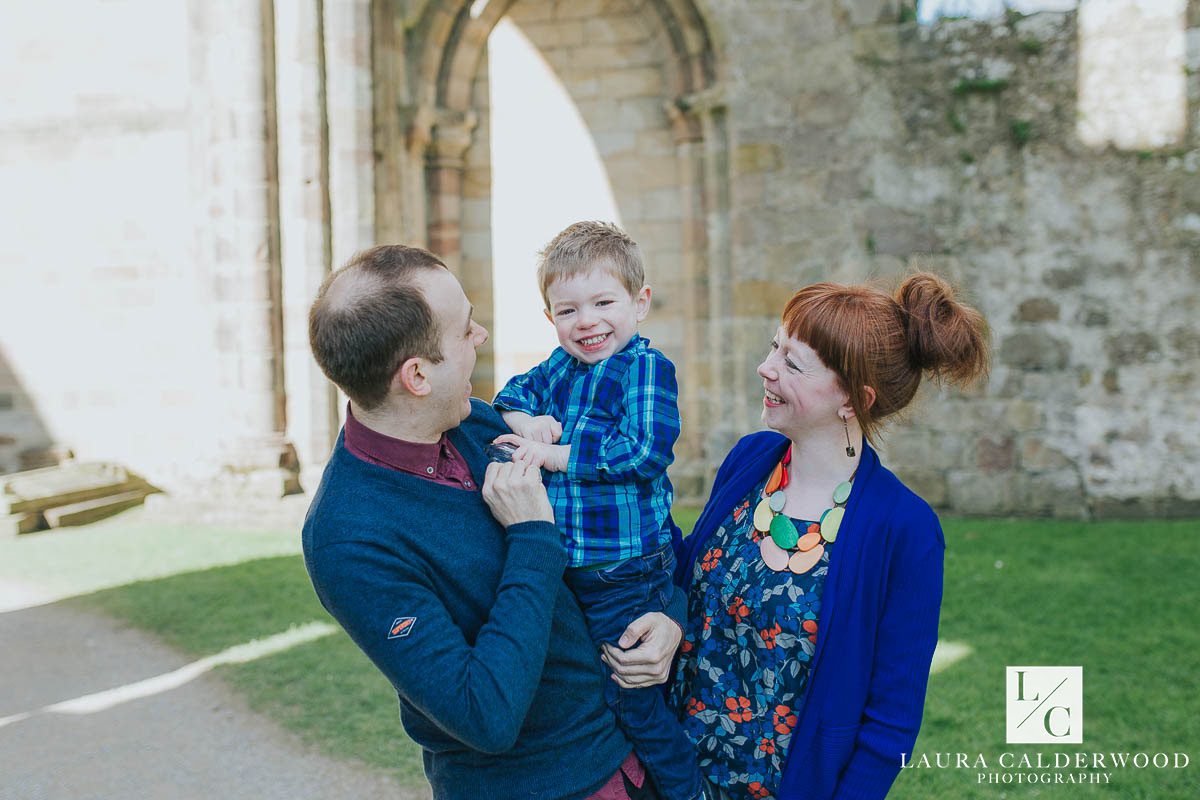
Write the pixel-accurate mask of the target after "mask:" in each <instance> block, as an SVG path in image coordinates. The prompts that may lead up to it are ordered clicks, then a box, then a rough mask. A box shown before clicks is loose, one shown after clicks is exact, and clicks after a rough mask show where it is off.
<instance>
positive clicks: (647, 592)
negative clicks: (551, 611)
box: [566, 545, 701, 800]
mask: <svg viewBox="0 0 1200 800" xmlns="http://www.w3.org/2000/svg"><path fill="white" fill-rule="evenodd" d="M674 570H675V554H674V553H673V552H672V551H671V547H670V545H667V546H666V547H664V548H662V549H661V550H659V551H657V552H655V553H652V554H650V555H647V556H640V557H637V558H631V559H628V560H626V561H622V562H620V563H618V564H615V565H613V566H611V567H608V568H607V569H599V570H588V569H568V570H567V572H566V581H567V585H568V586H570V587H571V590H572V591H573V592H574V593H575V596H576V597H577V598H578V599H579V605H580V606H581V607H582V608H583V615H584V617H586V618H587V623H588V629H589V630H590V632H591V635H592V640H593V641H595V642H596V644H597V645H599V644H601V643H604V642H608V643H610V644H612V645H614V646H616V644H617V640H618V639H620V638H621V634H622V633H624V632H625V628H626V627H627V626H628V625H629V623H631V622H633V621H634V620H635V619H637V618H638V617H640V616H642V615H643V614H646V613H649V612H651V611H660V612H665V611H666V609H667V603H668V601H669V600H670V597H671V592H672V591H673V584H672V582H671V575H672V573H673V572H674ZM606 669H607V668H606ZM604 698H605V700H606V701H607V702H608V705H609V707H610V708H612V710H613V713H614V714H616V716H617V721H618V722H619V723H620V725H621V728H622V729H623V730H624V731H625V734H626V735H627V736H628V737H629V740H630V741H631V742H632V743H633V749H634V752H636V753H637V756H638V758H640V759H641V760H642V764H643V765H645V767H646V772H647V773H649V774H650V776H651V777H652V778H653V779H654V783H655V784H656V785H657V786H658V790H659V792H660V793H661V794H662V795H663V796H664V797H665V798H667V800H693V799H694V798H696V797H698V796H699V795H700V791H701V782H700V771H699V769H698V768H697V767H696V749H695V747H694V746H693V745H692V742H691V740H690V739H688V738H687V734H685V733H684V732H683V728H682V726H680V724H679V721H678V719H676V717H675V715H674V714H673V713H671V710H670V709H668V708H667V704H666V701H665V700H664V698H663V693H662V690H661V688H660V687H658V686H650V687H647V688H645V689H622V688H621V687H619V686H618V685H617V683H616V681H614V680H612V679H611V677H610V678H609V680H608V681H607V683H606V688H605V692H604Z"/></svg>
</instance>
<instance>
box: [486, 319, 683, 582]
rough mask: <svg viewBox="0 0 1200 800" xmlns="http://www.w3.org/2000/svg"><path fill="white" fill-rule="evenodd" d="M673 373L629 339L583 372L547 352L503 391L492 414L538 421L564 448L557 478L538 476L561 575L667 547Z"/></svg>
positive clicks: (645, 344) (675, 433) (643, 342)
mask: <svg viewBox="0 0 1200 800" xmlns="http://www.w3.org/2000/svg"><path fill="white" fill-rule="evenodd" d="M678 395H679V389H678V387H677V385H676V383H675V365H674V364H672V363H671V362H670V361H669V360H668V359H667V357H666V356H664V355H663V354H662V353H660V352H659V351H657V350H654V349H651V347H650V342H649V340H647V339H644V338H642V337H641V336H638V335H636V334H635V335H634V337H633V338H632V339H631V340H630V341H629V344H627V345H626V346H625V347H624V348H623V349H622V350H621V351H620V352H618V353H615V354H613V355H612V356H610V357H608V358H606V359H604V360H603V361H601V362H599V363H596V364H590V365H589V364H584V363H582V362H581V361H578V360H576V359H575V358H574V357H573V356H570V355H568V354H567V352H566V351H565V350H563V349H562V348H561V347H556V348H555V349H554V352H553V353H551V354H550V357H549V358H548V359H546V360H545V361H543V362H542V363H541V364H538V365H537V366H536V367H534V368H533V369H531V370H530V371H529V372H526V373H525V374H524V375H518V376H516V377H515V378H513V379H512V380H510V381H509V382H508V384H507V385H505V387H504V388H503V389H501V390H500V394H498V395H496V400H495V403H494V404H493V405H495V407H496V410H497V411H524V412H525V413H526V414H531V415H533V416H535V417H536V416H540V415H542V414H548V415H550V416H552V417H554V418H555V419H557V420H558V421H559V422H560V423H562V428H563V432H562V438H561V439H560V440H559V444H569V445H571V458H570V461H569V463H568V464H567V471H566V472H547V474H546V478H545V480H546V491H547V493H548V494H549V495H550V503H551V505H553V506H554V519H555V520H556V521H557V522H558V525H559V527H560V528H562V530H563V532H564V533H565V534H566V535H567V559H568V565H569V566H571V567H583V566H593V565H596V564H604V563H608V562H612V561H624V560H626V559H629V558H634V557H637V556H642V555H648V554H650V553H653V552H654V551H655V550H657V549H658V548H659V547H661V546H663V545H665V544H668V543H669V542H670V540H671V535H670V532H669V530H668V528H667V526H666V523H667V515H668V514H669V513H670V511H671V498H672V496H673V490H672V488H671V481H670V479H668V478H667V467H668V466H669V465H670V464H671V462H672V461H673V460H674V459H675V455H674V452H673V450H672V448H673V447H674V446H675V440H676V439H678V438H679V406H678Z"/></svg>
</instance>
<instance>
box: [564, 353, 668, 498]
mask: <svg viewBox="0 0 1200 800" xmlns="http://www.w3.org/2000/svg"><path fill="white" fill-rule="evenodd" d="M620 394H621V396H623V398H624V400H623V408H622V409H621V410H620V415H619V419H618V421H617V424H616V425H615V426H613V425H611V424H609V423H601V422H596V421H593V420H591V419H589V418H588V416H587V415H584V416H583V417H581V418H580V420H579V422H578V423H577V425H576V427H575V432H574V434H573V436H572V440H571V444H570V453H569V456H568V459H567V469H566V472H567V476H568V477H569V478H571V479H572V480H579V481H592V482H602V483H627V482H630V481H647V480H653V479H654V478H657V477H659V476H660V475H662V474H663V473H664V472H666V470H667V467H668V466H670V464H671V462H672V461H673V460H674V458H675V456H674V447H675V441H676V440H677V439H678V438H679V427H680V426H679V403H678V400H679V387H678V385H677V384H676V382H675V366H674V365H673V364H672V363H671V362H670V361H668V360H667V359H666V358H665V357H663V356H661V355H658V354H656V353H655V352H653V351H651V352H648V353H646V355H645V356H644V357H642V358H638V359H636V360H635V361H634V362H633V364H631V365H630V367H629V369H628V371H626V373H625V375H624V376H623V377H622V380H621V385H620Z"/></svg>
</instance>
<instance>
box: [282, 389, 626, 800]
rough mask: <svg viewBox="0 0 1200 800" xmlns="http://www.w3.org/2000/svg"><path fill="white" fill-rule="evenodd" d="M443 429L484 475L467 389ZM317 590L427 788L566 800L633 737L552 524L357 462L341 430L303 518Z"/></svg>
mask: <svg viewBox="0 0 1200 800" xmlns="http://www.w3.org/2000/svg"><path fill="white" fill-rule="evenodd" d="M471 403H472V414H471V416H470V417H469V418H468V419H467V420H466V421H464V422H463V424H462V425H461V426H460V427H458V428H456V429H455V430H452V431H450V432H449V436H450V439H451V441H452V442H453V443H454V446H455V447H456V448H457V449H458V451H459V453H461V454H462V456H463V457H464V458H465V459H466V461H467V464H468V465H469V466H470V468H471V473H472V475H473V477H474V479H475V481H476V484H477V485H479V484H482V483H483V478H484V470H485V469H486V467H487V457H486V455H485V454H484V451H483V448H484V447H486V445H487V443H488V442H490V441H491V440H492V439H493V438H494V437H496V436H498V435H499V434H501V433H507V432H508V428H507V426H505V425H504V423H503V421H502V420H501V419H500V417H499V415H497V414H496V412H494V411H493V410H492V409H491V408H490V407H489V406H487V405H486V404H485V403H482V402H480V401H477V400H472V401H471ZM304 560H305V564H306V565H307V567H308V572H309V576H310V577H311V578H312V582H313V586H314V588H315V589H316V591H317V595H318V597H320V599H321V603H322V604H323V605H324V606H325V608H326V609H327V610H328V611H329V612H330V613H331V614H332V615H333V616H334V617H335V618H336V619H337V620H338V622H339V623H341V625H342V627H344V628H345V629H346V631H347V632H349V634H350V636H351V637H352V638H353V639H354V641H355V643H356V644H357V645H358V646H359V647H360V648H362V650H363V651H364V652H365V653H366V654H367V655H368V656H369V657H370V658H371V660H372V661H373V662H374V663H375V665H376V666H377V667H378V668H379V669H380V670H381V671H382V672H383V674H384V675H386V676H387V678H388V680H390V681H391V683H392V685H393V686H394V687H395V689H396V692H397V694H398V695H399V698H400V717H401V721H402V722H403V724H404V729H405V730H406V731H407V732H408V734H409V736H411V737H412V738H413V740H414V741H416V742H417V743H418V744H419V745H421V747H422V748H423V753H424V759H425V774H426V776H427V777H428V778H429V782H430V784H432V786H433V793H434V796H435V797H437V798H472V800H474V799H475V798H496V800H507V799H508V798H525V799H526V800H528V799H529V798H579V797H586V796H587V795H588V794H590V793H592V792H593V791H595V790H596V789H598V788H599V787H600V786H601V785H602V784H604V782H605V781H606V780H607V779H608V777H609V776H611V775H612V774H613V773H614V772H615V771H616V770H617V768H618V766H619V765H620V763H621V761H622V759H624V758H625V756H626V755H627V754H628V753H629V750H630V746H629V744H628V742H627V741H626V740H625V738H624V736H623V735H622V734H621V733H620V731H619V730H618V728H617V726H616V722H615V719H614V718H613V716H612V714H611V713H610V712H609V711H608V709H607V708H606V707H605V705H604V681H605V677H604V673H603V671H602V669H601V665H600V660H599V657H598V654H597V652H596V648H595V646H594V645H593V644H592V641H591V638H590V637H589V636H588V631H587V624H586V622H585V621H584V618H583V614H582V613H581V612H580V610H579V605H578V604H577V603H576V601H575V598H574V597H573V596H572V594H571V593H570V591H569V590H568V589H567V588H566V586H565V584H564V583H563V582H562V574H563V568H564V566H565V565H566V553H565V550H564V548H563V541H562V534H561V533H560V532H559V530H558V528H557V527H555V526H554V525H553V524H551V523H548V522H524V523H520V524H517V525H513V526H511V527H509V528H508V529H507V530H505V529H503V528H502V527H501V526H500V525H499V524H498V523H497V522H496V521H495V520H494V519H493V518H492V515H491V514H490V513H489V511H488V508H487V506H486V505H485V504H484V502H483V497H482V495H481V494H480V492H478V491H467V490H464V489H459V488H455V487H451V486H444V485H440V484H437V483H434V482H432V481H427V480H423V479H421V478H419V477H415V476H412V475H407V474H404V473H401V472H397V471H395V470H389V469H386V468H384V467H379V466H376V465H374V464H368V463H366V462H364V461H361V460H359V459H358V458H356V457H354V456H353V455H351V454H350V453H349V452H348V451H347V450H346V448H345V446H344V444H343V443H342V441H341V439H340V438H339V441H338V443H337V446H336V447H335V449H334V453H333V457H332V459H331V460H330V462H329V465H328V466H327V467H326V469H325V475H324V477H323V478H322V480H321V486H320V488H319V489H318V490H317V493H316V496H315V497H314V499H313V504H312V508H310V509H309V512H308V517H307V519H306V520H305V523H304Z"/></svg>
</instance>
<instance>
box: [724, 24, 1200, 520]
mask: <svg viewBox="0 0 1200 800" xmlns="http://www.w3.org/2000/svg"><path fill="white" fill-rule="evenodd" d="M712 6H713V9H712V11H713V14H714V17H716V18H717V19H718V27H720V28H721V29H722V30H724V31H726V32H727V34H728V36H729V39H728V41H727V43H726V50H725V53H726V54H728V55H729V56H730V58H731V65H730V69H729V71H728V75H729V77H730V80H731V84H730V86H729V87H728V97H729V98H730V109H729V119H730V120H731V124H732V130H731V139H732V142H731V145H732V148H733V158H732V170H731V173H732V174H731V180H732V185H733V196H734V229H733V230H734V234H733V235H734V238H735V243H734V254H735V255H734V260H735V262H736V264H737V278H736V282H735V284H734V285H733V286H732V287H730V288H731V291H732V292H734V294H735V295H736V296H737V297H738V302H737V303H736V306H737V308H738V309H739V317H740V324H739V325H738V327H737V331H738V337H739V339H738V344H737V346H736V347H735V350H737V349H746V350H762V349H763V347H764V344H763V343H764V342H765V341H766V337H767V336H768V333H769V331H770V329H771V328H772V327H773V326H774V325H775V324H776V321H775V320H776V319H777V317H776V315H777V314H778V311H779V306H780V305H781V303H780V300H779V297H780V296H782V295H786V293H787V292H788V291H790V290H791V289H792V288H794V287H796V286H798V285H801V284H803V283H807V282H810V281H813V280H819V279H830V278H831V279H834V280H845V281H855V280H860V279H864V278H868V277H874V276H878V277H880V278H882V279H883V280H884V281H885V282H890V283H892V284H894V283H895V282H896V280H897V279H898V277H899V276H901V275H902V274H903V273H904V272H905V271H907V270H909V269H911V268H912V267H914V266H926V267H929V268H932V269H935V270H937V271H939V272H942V273H943V274H945V275H947V276H948V277H950V278H951V279H952V280H953V281H955V282H956V283H957V284H959V285H960V286H961V288H962V289H963V291H964V293H965V295H966V297H967V298H968V299H969V300H970V301H972V302H974V303H976V304H977V305H978V306H979V307H980V308H981V310H983V312H984V313H985V314H986V316H987V317H988V319H989V322H990V324H991V327H992V334H993V345H994V348H995V352H994V362H993V369H992V375H991V380H990V382H989V383H988V384H987V385H986V386H983V387H980V388H978V389H976V390H974V391H972V392H970V393H966V394H963V393H960V392H957V391H954V390H947V391H938V390H936V389H935V388H934V387H930V388H928V389H926V390H924V391H923V392H922V395H921V396H920V398H919V402H918V403H917V405H916V407H915V409H914V410H913V411H912V413H910V414H908V415H907V417H908V418H907V419H906V420H902V421H900V422H898V423H897V424H895V425H893V426H892V429H891V430H890V431H889V432H887V433H886V434H885V436H884V438H883V450H884V453H885V458H886V460H887V461H888V462H889V463H891V464H892V465H893V466H895V467H896V468H897V471H898V472H899V473H900V474H901V475H902V476H903V477H904V478H905V479H906V480H908V481H909V482H910V483H911V484H912V485H913V486H914V487H915V488H917V489H918V491H920V492H921V493H922V494H923V495H924V496H926V497H927V498H929V499H930V500H931V501H932V502H933V503H934V504H935V505H937V506H939V507H942V508H946V509H950V510H953V511H955V512H961V513H983V514H1008V513H1013V514H1055V515H1060V516H1069V517H1074V516H1086V515H1096V516H1115V515H1141V514H1194V513H1196V512H1197V510H1200V480H1198V478H1197V476H1198V475H1200V469H1198V467H1200V414H1198V413H1197V411H1196V409H1195V408H1194V404H1192V403H1189V402H1188V401H1187V400H1185V398H1186V397H1187V396H1189V395H1191V394H1194V392H1195V382H1196V374H1197V368H1198V367H1200V350H1198V348H1197V346H1196V340H1197V334H1196V326H1195V322H1194V319H1195V312H1196V307H1197V301H1198V298H1200V291H1198V289H1200V281H1198V278H1200V255H1198V252H1197V247H1198V245H1200V216H1198V215H1197V210H1200V204H1198V202H1200V197H1197V191H1196V187H1197V186H1198V185H1200V178H1198V176H1197V175H1196V170H1197V167H1198V166H1200V151H1197V139H1196V128H1197V126H1196V125H1195V113H1196V111H1195V108H1196V99H1197V94H1198V92H1197V77H1196V74H1195V66H1196V65H1195V62H1194V60H1195V58H1196V52H1195V49H1196V47H1197V31H1196V30H1195V29H1194V27H1193V29H1192V30H1190V31H1189V39H1188V41H1189V42H1191V47H1192V48H1193V52H1192V56H1191V57H1192V59H1193V63H1192V65H1191V69H1192V71H1191V72H1190V74H1189V79H1188V80H1189V83H1188V87H1189V93H1190V98H1191V117H1190V119H1191V120H1192V123H1191V125H1190V126H1189V133H1188V134H1187V138H1186V139H1185V140H1184V141H1181V142H1178V143H1175V144H1173V145H1170V146H1168V147H1164V148H1161V149H1158V150H1153V151H1143V152H1135V153H1128V152H1117V151H1113V150H1107V151H1102V152H1097V151H1094V150H1090V149H1088V148H1086V147H1084V146H1083V145H1082V144H1080V142H1079V141H1078V139H1077V135H1076V110H1077V102H1076V101H1077V94H1076V87H1077V66H1078V64H1077V58H1078V43H1077V32H1076V19H1075V15H1074V14H1061V13H1059V14H1051V13H1042V14H1037V15H1033V16H1030V17H1019V16H1015V15H1013V16H1010V17H1009V18H1008V19H1006V20H1003V21H999V22H995V23H982V22H971V21H947V22H943V23H941V24H938V25H936V26H933V27H919V26H917V25H916V24H915V23H908V24H898V20H899V18H900V15H899V14H898V13H897V11H898V9H897V8H896V4H894V3H887V2H875V3H870V2H851V1H850V0H846V1H845V2H840V3H832V2H807V3H794V4H774V5H772V7H771V12H770V13H765V14H763V15H761V16H754V17H751V16H747V15H743V14H740V13H739V8H738V4H734V3H713V4H712ZM1190 24H1191V25H1192V26H1195V25H1196V12H1195V4H1194V3H1193V4H1192V16H1191V18H1190ZM785 42H786V43H787V44H786V46H785ZM785 50H786V53H787V56H786V58H785V57H783V55H782V54H783V53H784V52H785ZM730 366H731V367H732V368H733V370H734V371H735V372H740V373H741V374H742V375H743V376H744V380H747V381H752V380H753V376H752V374H751V372H750V367H751V365H750V364H738V363H734V364H731V365H730ZM756 418H757V403H756V400H755V399H754V398H751V399H750V400H749V401H748V402H747V403H746V405H745V406H744V416H743V418H742V420H741V421H740V424H739V426H738V427H741V428H744V429H745V428H750V427H753V426H754V423H755V421H756Z"/></svg>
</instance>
